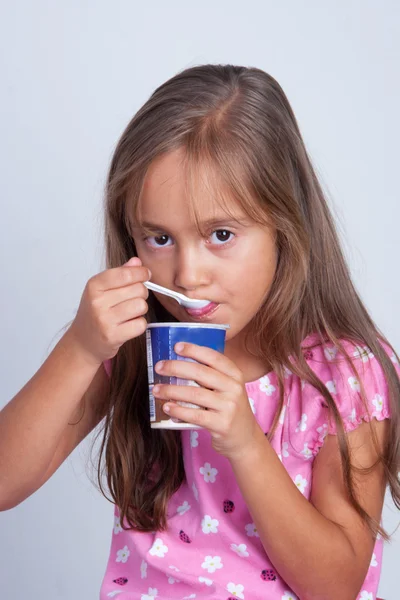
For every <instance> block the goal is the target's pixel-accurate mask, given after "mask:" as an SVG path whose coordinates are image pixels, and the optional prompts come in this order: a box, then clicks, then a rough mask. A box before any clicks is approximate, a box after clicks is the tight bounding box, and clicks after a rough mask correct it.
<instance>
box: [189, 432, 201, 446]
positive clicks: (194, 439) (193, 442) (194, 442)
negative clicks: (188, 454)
mask: <svg viewBox="0 0 400 600" xmlns="http://www.w3.org/2000/svg"><path fill="white" fill-rule="evenodd" d="M198 445H199V432H198V431H193V430H192V431H191V432H190V446H191V447H192V448H197V446H198Z"/></svg>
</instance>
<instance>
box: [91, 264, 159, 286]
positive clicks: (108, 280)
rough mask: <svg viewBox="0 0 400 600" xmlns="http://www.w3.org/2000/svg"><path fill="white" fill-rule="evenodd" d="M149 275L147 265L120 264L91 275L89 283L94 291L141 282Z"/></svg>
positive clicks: (146, 279) (148, 277)
mask: <svg viewBox="0 0 400 600" xmlns="http://www.w3.org/2000/svg"><path fill="white" fill-rule="evenodd" d="M150 277H151V272H150V271H149V269H147V267H139V266H136V267H135V266H133V267H131V266H125V267H124V266H122V267H116V268H114V269H107V270H106V271H103V272H102V273H100V274H98V275H96V276H95V277H92V278H91V279H90V280H89V284H90V285H91V286H92V287H93V288H94V290H95V291H107V290H113V289H117V288H121V287H124V286H129V285H132V284H134V283H139V282H142V283H143V282H144V281H148V280H149V279H150Z"/></svg>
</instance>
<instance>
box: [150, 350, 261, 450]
mask: <svg viewBox="0 0 400 600" xmlns="http://www.w3.org/2000/svg"><path fill="white" fill-rule="evenodd" d="M175 351H176V353H177V354H179V355H180V356H185V357H187V358H192V359H194V360H196V361H198V362H196V363H194V362H190V361H184V360H166V361H161V362H159V363H157V364H156V365H155V370H156V372H157V373H159V374H160V375H163V376H171V377H180V378H182V379H192V380H193V381H196V382H197V383H198V384H199V386H201V387H196V386H186V385H172V384H157V385H156V386H154V388H153V394H154V396H155V397H156V398H159V399H162V400H168V401H169V400H171V402H168V403H167V404H164V406H163V408H164V411H165V412H166V413H167V414H168V415H169V416H171V417H172V418H176V419H181V420H182V421H185V422H187V423H192V424H194V425H200V426H201V427H204V428H205V429H208V431H209V432H210V433H211V436H212V439H213V442H212V444H213V448H214V450H216V451H217V452H219V453H220V454H222V455H223V456H225V457H226V458H228V459H229V460H232V459H235V458H239V457H240V456H241V455H242V454H243V452H245V451H246V449H248V448H250V447H251V446H252V445H254V444H255V443H256V440H257V439H260V438H259V433H260V432H261V428H260V426H259V425H258V423H257V421H256V419H255V417H254V415H253V412H252V410H251V406H250V402H249V399H248V396H247V393H246V388H245V385H244V378H243V373H242V372H241V371H240V369H238V368H237V366H236V365H235V364H234V363H233V362H232V361H231V360H230V359H229V358H227V357H226V356H225V355H224V354H221V353H220V352H217V351H216V350H212V349H211V348H206V347H204V346H198V345H197V344H189V343H186V342H185V343H183V342H180V343H178V344H176V345H175ZM199 363H201V364H199ZM160 367H161V368H160ZM177 401H183V402H191V403H193V404H197V405H198V406H200V407H202V408H207V409H208V410H198V409H196V408H186V407H182V406H180V405H178V404H176V402H177ZM262 437H263V438H264V434H263V433H262Z"/></svg>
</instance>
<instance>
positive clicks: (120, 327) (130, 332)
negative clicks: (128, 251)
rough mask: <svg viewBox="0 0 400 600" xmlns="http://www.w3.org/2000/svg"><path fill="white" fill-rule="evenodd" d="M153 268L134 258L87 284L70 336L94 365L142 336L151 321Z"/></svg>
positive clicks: (68, 332)
mask: <svg viewBox="0 0 400 600" xmlns="http://www.w3.org/2000/svg"><path fill="white" fill-rule="evenodd" d="M150 277H151V273H150V271H149V269H147V268H146V267H143V266H142V262H141V260H140V259H139V258H137V257H133V258H131V259H130V260H129V261H128V262H127V263H125V264H124V265H122V266H121V267H116V268H114V269H107V270H105V271H103V272H101V273H98V274H97V275H95V276H94V277H91V278H90V279H89V281H88V282H87V284H86V287H85V289H84V292H83V294H82V298H81V301H80V305H79V308H78V312H77V315H76V317H75V319H74V321H73V323H72V324H71V326H70V328H69V330H68V331H67V333H66V335H68V336H69V337H70V338H72V339H73V343H74V344H77V345H78V349H79V351H80V352H82V354H83V355H84V356H85V358H86V359H87V360H88V362H90V364H93V365H99V366H100V365H101V363H102V362H103V361H105V360H107V359H109V358H112V357H113V356H115V355H116V354H117V352H118V350H119V348H120V347H121V346H122V344H124V343H125V342H126V341H127V340H130V339H133V338H136V337H138V336H139V335H142V334H143V333H144V332H145V331H146V327H147V321H146V319H145V318H144V316H143V315H145V314H146V313H147V311H148V305H147V302H146V300H147V298H148V296H149V291H148V289H147V288H146V287H145V286H144V285H143V282H144V281H148V280H149V279H150Z"/></svg>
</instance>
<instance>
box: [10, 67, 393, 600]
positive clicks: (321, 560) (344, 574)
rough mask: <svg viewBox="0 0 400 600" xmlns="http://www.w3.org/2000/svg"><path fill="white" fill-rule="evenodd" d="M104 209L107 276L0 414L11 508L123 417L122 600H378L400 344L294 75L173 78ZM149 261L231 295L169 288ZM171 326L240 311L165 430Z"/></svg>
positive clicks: (196, 356)
mask: <svg viewBox="0 0 400 600" xmlns="http://www.w3.org/2000/svg"><path fill="white" fill-rule="evenodd" d="M105 215H106V247H107V267H108V268H107V270H105V271H104V272H102V273H100V274H98V275H96V276H95V277H92V278H91V279H90V280H89V282H88V284H87V286H86V288H85V290H84V293H83V296H82V300H81V303H80V306H79V310H78V313H77V315H76V318H75V320H74V321H73V323H72V324H71V326H70V327H69V329H68V331H67V332H66V333H65V335H64V336H63V337H62V338H61V340H60V342H59V343H58V344H57V346H56V348H55V349H54V350H53V352H52V353H51V355H50V356H49V357H48V359H47V360H46V362H45V363H44V364H43V365H42V367H41V368H40V369H39V371H38V373H36V375H35V376H34V377H33V378H32V380H31V381H30V382H28V383H27V385H26V386H25V387H24V388H23V389H22V390H21V391H20V392H19V394H17V396H16V397H15V398H14V399H13V400H12V401H11V402H10V403H9V404H8V405H7V406H6V407H5V408H4V410H3V411H2V413H1V414H0V440H1V442H0V444H1V445H0V458H1V460H0V464H1V465H2V467H1V470H0V475H1V498H0V499H1V508H2V509H3V510H5V509H8V508H11V507H13V506H15V505H16V504H18V503H19V502H21V501H22V500H24V498H26V497H27V496H29V495H30V494H31V493H33V492H34V491H35V490H36V489H38V487H40V486H41V485H43V483H44V482H45V481H46V480H47V479H48V478H49V477H50V476H51V475H52V474H53V473H54V471H55V470H56V469H57V468H58V466H59V465H60V464H61V463H62V461H63V460H65V458H66V456H68V455H69V453H70V452H71V451H72V450H73V448H74V447H76V445H77V444H78V443H79V442H80V441H81V440H82V439H83V438H84V437H85V436H86V435H87V434H88V433H89V432H90V431H91V430H92V429H93V428H94V427H95V426H96V425H97V424H99V423H100V422H103V424H104V437H103V442H102V447H101V455H100V458H101V457H102V456H103V452H105V459H106V474H107V483H108V487H109V491H110V494H111V499H112V501H113V503H114V504H115V521H114V529H113V532H112V540H111V550H110V557H109V561H108V565H107V569H106V573H105V576H104V580H103V583H102V587H101V593H100V597H101V600H106V599H108V598H114V597H118V598H120V599H121V600H122V599H124V598H126V599H127V600H128V599H129V600H134V599H140V600H150V599H153V598H161V599H175V598H176V599H178V598H179V599H181V600H184V599H189V598H209V599H215V600H217V599H218V600H228V599H230V600H231V599H233V598H242V599H244V598H245V599H246V600H258V599H266V598H268V599H269V600H278V599H279V600H293V599H296V598H301V599H304V600H314V599H315V600H316V599H324V600H354V599H355V598H357V599H359V600H375V598H376V591H377V588H378V582H379V574H380V571H381V561H382V543H383V539H388V536H387V534H386V533H385V531H384V529H383V528H382V525H381V511H382V505H383V499H384V493H385V488H386V485H389V486H390V490H391V493H392V496H393V499H394V501H395V503H396V504H397V505H399V503H400V485H399V480H398V479H397V473H398V471H399V469H400V450H399V439H400V436H399V430H400V428H399V419H400V416H399V414H400V413H399V398H400V382H399V372H400V370H399V364H398V357H397V355H396V353H395V352H394V350H393V349H392V347H391V346H390V345H389V343H388V342H387V340H386V339H385V338H384V337H383V335H382V334H381V333H380V332H379V330H378V329H377V327H376V326H375V325H374V323H373V321H372V320H371V318H370V316H369V315H368V312H367V310H366V309H365V307H364V305H363V304H362V302H361V300H360V298H359V296H358V295H357V292H356V290H355V289H354V286H353V284H352V282H351V279H350V276H349V272H348V269H347V267H346V264H345V260H344V258H343V254H342V252H341V249H340V246H339V243H338V238H337V235H336V233H335V229H334V225H333V221H332V217H331V215H330V212H329V209H328V207H327V204H326V201H325V199H324V195H323V192H322V190H321V187H320V185H319V183H318V181H317V178H316V175H315V172H314V170H313V167H312V165H311V163H310V159H309V157H308V155H307V153H306V150H305V147H304V143H303V141H302V138H301V135H300V131H299V128H298V125H297V122H296V119H295V117H294V114H293V112H292V110H291V107H290V105H289V103H288V100H287V98H286V96H285V94H284V93H283V91H282V89H281V87H280V86H279V85H278V83H277V82H276V81H275V80H274V79H273V78H272V77H271V76H269V75H267V74H266V73H265V72H263V71H261V70H259V69H255V68H244V67H237V66H231V65H224V66H221V65H204V66H198V67H194V68H190V69H187V70H185V71H183V72H182V73H179V74H178V75H176V76H175V77H173V78H172V79H170V80H169V81H167V82H166V83H164V84H163V85H161V86H160V87H159V88H158V89H157V90H156V91H155V92H154V93H153V95H152V96H151V98H150V99H149V100H148V102H146V104H145V105H144V106H143V107H142V108H141V109H140V110H139V111H138V113H137V114H136V115H135V116H134V118H133V119H132V121H131V122H130V123H129V125H128V127H127V128H126V130H125V131H124V133H123V135H122V137H121V140H120V141H119V143H118V145H117V148H116V150H115V154H114V157H113V159H112V163H111V168H110V173H109V177H108V184H107V194H106V206H105ZM149 271H150V273H149ZM150 276H151V279H152V281H154V282H155V283H158V284H160V285H162V286H165V287H168V288H171V289H174V290H176V291H179V292H182V293H184V294H186V295H187V296H189V297H191V298H199V299H202V300H209V301H210V304H209V305H208V306H207V307H206V309H205V310H204V311H202V313H196V312H193V311H188V310H186V309H184V308H183V307H181V306H180V305H179V304H178V303H177V302H175V300H173V299H171V298H168V297H166V296H161V295H158V294H153V293H152V292H151V293H150V295H149V293H148V291H147V289H146V287H145V286H144V285H143V282H145V281H146V280H148V279H149V277H150ZM161 321H162V322H165V321H170V322H173V321H183V322H200V321H201V322H208V323H223V324H228V325H229V326H230V328H229V330H228V331H227V338H226V350H225V353H224V354H221V353H218V352H216V351H214V350H211V349H208V348H204V347H201V346H197V345H194V344H187V343H186V344H178V346H177V347H176V350H177V353H178V354H179V355H181V356H183V357H187V358H190V359H193V360H192V361H166V362H164V364H158V365H157V366H156V369H157V370H158V372H160V373H162V374H163V375H174V376H177V377H180V378H183V379H192V380H195V381H196V382H197V383H198V384H199V387H184V386H175V385H160V386H158V387H156V388H154V394H155V396H156V397H157V398H158V399H159V401H161V402H164V410H165V412H166V413H167V414H168V415H171V417H173V418H178V419H182V420H183V421H186V422H188V423H192V424H194V425H198V426H201V429H197V430H192V431H189V430H185V431H182V432H180V431H172V430H170V431H169V430H157V429H151V428H150V424H149V414H148V402H147V396H148V381H147V370H146V350H145V336H144V332H145V329H146V326H147V323H148V322H161ZM103 365H104V368H103ZM106 372H107V373H108V375H106ZM108 376H109V379H108ZM180 400H186V401H190V402H192V403H194V404H196V405H198V406H199V407H202V408H205V409H207V410H195V409H193V408H187V407H183V406H180V405H178V404H177V403H176V402H177V401H180ZM21 432H24V439H25V443H24V453H23V454H22V453H21V448H20V446H21V444H19V442H18V439H20V436H21ZM16 440H17V441H16ZM27 449H28V450H31V452H27ZM6 470H7V479H6V478H5V472H6ZM99 483H100V486H101V479H100V467H99Z"/></svg>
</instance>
